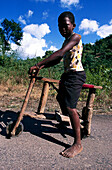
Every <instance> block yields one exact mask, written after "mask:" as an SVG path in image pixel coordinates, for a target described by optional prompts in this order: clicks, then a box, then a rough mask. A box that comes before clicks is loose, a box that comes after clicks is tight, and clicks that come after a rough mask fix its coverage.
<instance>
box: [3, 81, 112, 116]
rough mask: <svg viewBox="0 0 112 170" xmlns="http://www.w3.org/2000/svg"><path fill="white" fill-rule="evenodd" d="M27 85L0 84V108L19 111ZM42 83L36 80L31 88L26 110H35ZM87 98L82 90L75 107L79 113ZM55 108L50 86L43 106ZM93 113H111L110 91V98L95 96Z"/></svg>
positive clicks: (50, 108) (50, 110) (56, 107)
mask: <svg viewBox="0 0 112 170" xmlns="http://www.w3.org/2000/svg"><path fill="white" fill-rule="evenodd" d="M27 88H28V86H23V85H14V86H12V85H10V84H8V83H7V85H0V110H2V111H5V110H13V111H15V112H18V111H20V109H21V107H22V104H23V101H24V97H25V95H26V91H27ZM41 90H42V83H39V82H37V83H36V84H35V86H34V88H33V90H32V93H31V96H30V100H29V103H28V105H27V108H26V110H27V111H33V112H36V111H37V109H38V104H39V100H40V96H41ZM86 99H87V90H85V91H82V94H81V96H80V98H79V102H78V105H77V109H78V111H79V113H80V114H81V111H82V108H83V106H85V103H86ZM55 109H58V110H60V108H59V105H58V102H57V101H56V92H55V90H53V89H52V87H50V91H49V96H48V100H47V104H46V108H45V112H55ZM94 114H112V93H111V94H110V98H108V96H105V94H104V93H103V91H102V93H101V94H100V95H99V96H97V97H96V98H95V102H94Z"/></svg>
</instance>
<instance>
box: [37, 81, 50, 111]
mask: <svg viewBox="0 0 112 170" xmlns="http://www.w3.org/2000/svg"><path fill="white" fill-rule="evenodd" d="M48 92H49V83H48V82H46V81H45V82H44V83H43V89H42V93H41V98H40V102H39V107H38V111H37V112H38V113H44V110H45V106H46V102H47V97H48Z"/></svg>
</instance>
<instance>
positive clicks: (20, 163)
mask: <svg viewBox="0 0 112 170" xmlns="http://www.w3.org/2000/svg"><path fill="white" fill-rule="evenodd" d="M16 118H17V114H16V113H15V112H13V111H4V112H3V111H0V170H10V169H11V170H20V169H21V170H30V169H32V170H44V169H45V170H47V169H49V170H50V169H56V170H74V169H75V170H78V169H83V170H84V169H93V170H96V169H98V170H99V169H102V170H112V115H94V116H93V118H92V131H91V136H90V137H88V138H85V139H82V145H83V151H82V152H81V153H80V154H79V155H77V156H76V157H74V158H72V159H68V158H64V157H62V156H61V155H60V154H59V153H60V152H61V151H62V150H64V149H65V147H67V146H68V144H69V145H70V144H72V142H73V137H72V129H71V126H69V127H68V128H67V129H61V130H60V129H57V128H56V127H55V125H56V124H57V122H56V121H55V120H48V119H47V120H36V119H32V118H30V117H24V119H23V124H24V132H23V133H22V134H21V135H20V136H19V137H13V138H11V139H7V138H6V125H7V122H9V121H10V120H14V119H16Z"/></svg>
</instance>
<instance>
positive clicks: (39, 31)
mask: <svg viewBox="0 0 112 170" xmlns="http://www.w3.org/2000/svg"><path fill="white" fill-rule="evenodd" d="M23 31H25V32H26V33H30V34H31V35H32V36H35V37H36V38H38V39H41V38H42V37H44V36H45V35H46V34H48V33H50V29H49V26H48V25H47V24H46V23H45V24H41V25H38V24H31V25H27V26H26V27H24V28H23Z"/></svg>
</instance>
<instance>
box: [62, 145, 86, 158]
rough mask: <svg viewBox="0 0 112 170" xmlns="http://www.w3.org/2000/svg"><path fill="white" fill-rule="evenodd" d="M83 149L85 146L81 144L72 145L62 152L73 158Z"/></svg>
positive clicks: (65, 155) (63, 154)
mask: <svg viewBox="0 0 112 170" xmlns="http://www.w3.org/2000/svg"><path fill="white" fill-rule="evenodd" d="M82 150H83V147H82V146H81V145H77V144H75V145H72V146H71V147H70V148H68V149H65V150H64V151H62V152H61V153H60V154H61V155H62V156H64V157H66V158H73V157H74V156H76V155H77V154H79V153H80V152H81V151H82Z"/></svg>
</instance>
